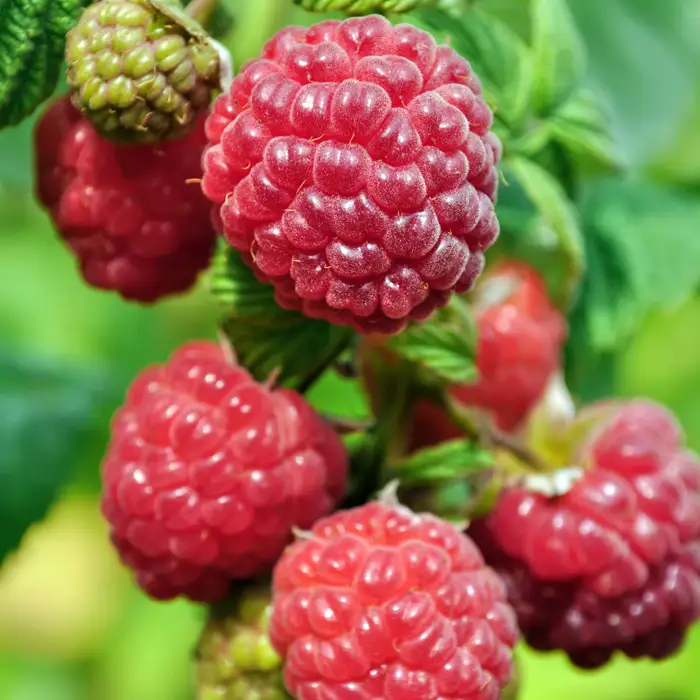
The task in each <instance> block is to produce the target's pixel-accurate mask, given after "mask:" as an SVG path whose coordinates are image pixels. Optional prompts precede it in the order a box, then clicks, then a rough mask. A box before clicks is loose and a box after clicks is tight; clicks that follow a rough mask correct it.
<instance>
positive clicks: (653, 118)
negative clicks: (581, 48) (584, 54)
mask: <svg viewBox="0 0 700 700" xmlns="http://www.w3.org/2000/svg"><path fill="white" fill-rule="evenodd" d="M568 3H569V6H570V7H571V10H572V12H573V14H574V16H575V18H576V22H577V26H578V29H579V31H580V32H581V34H582V36H583V38H584V40H585V43H586V46H587V48H588V76H587V78H588V82H589V83H590V85H591V87H592V88H594V89H595V91H596V94H597V95H598V96H599V97H600V98H602V99H604V100H606V101H608V102H609V103H610V106H611V124H612V128H613V134H614V137H615V140H616V142H617V143H619V144H620V146H621V148H622V149H623V153H624V155H625V159H626V160H629V161H630V162H632V163H634V164H635V165H637V164H640V165H641V164H646V163H647V162H648V161H649V159H650V158H652V157H654V156H656V155H657V154H658V153H660V152H662V151H663V150H664V149H665V148H666V147H667V144H668V142H669V140H670V139H672V138H673V136H674V134H675V133H676V131H677V129H678V128H679V126H680V125H681V123H682V121H683V119H684V117H685V115H686V114H687V112H688V110H689V108H690V106H691V103H692V99H693V94H694V91H695V83H696V75H697V65H698V59H699V58H700V48H699V47H700V45H699V44H698V42H697V31H698V30H697V23H696V22H695V21H694V20H695V19H696V17H697V13H696V12H695V8H694V7H693V3H692V2H689V1H688V0H663V1H661V0H608V1H607V2H605V3H601V2H592V1H591V0H568ZM652 85H653V89H650V86H652Z"/></svg>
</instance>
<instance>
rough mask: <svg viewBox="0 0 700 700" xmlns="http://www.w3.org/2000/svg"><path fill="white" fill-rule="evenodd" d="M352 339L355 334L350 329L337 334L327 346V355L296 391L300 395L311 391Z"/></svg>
mask: <svg viewBox="0 0 700 700" xmlns="http://www.w3.org/2000/svg"><path fill="white" fill-rule="evenodd" d="M354 338H355V332H354V331H353V330H352V329H350V328H347V329H346V332H345V333H338V334H337V339H336V341H335V342H334V343H333V344H332V345H330V346H329V348H328V353H327V354H326V355H325V357H324V358H323V360H322V361H321V362H319V363H318V365H317V366H316V367H314V369H313V370H312V371H311V372H310V373H309V375H308V376H307V377H305V378H304V380H303V381H302V382H300V383H299V386H297V387H296V390H297V391H298V392H299V393H300V394H305V393H306V392H307V391H309V389H311V387H312V386H313V385H314V384H315V383H316V382H317V381H318V380H319V379H320V378H321V377H322V376H323V375H324V374H325V373H326V370H327V369H329V368H330V367H332V366H333V365H334V364H335V361H336V360H337V359H338V357H339V356H340V355H341V354H342V353H343V352H344V350H345V349H346V348H347V347H348V346H349V345H350V343H352V341H353V339H354Z"/></svg>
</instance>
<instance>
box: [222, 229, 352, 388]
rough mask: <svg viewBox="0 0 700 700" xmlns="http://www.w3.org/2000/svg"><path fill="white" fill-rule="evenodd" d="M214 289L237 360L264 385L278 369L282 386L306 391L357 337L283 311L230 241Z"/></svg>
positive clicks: (267, 286)
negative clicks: (304, 388)
mask: <svg viewBox="0 0 700 700" xmlns="http://www.w3.org/2000/svg"><path fill="white" fill-rule="evenodd" d="M211 288H212V292H213V293H214V295H215V296H216V298H217V300H218V301H219V303H220V305H221V308H222V310H223V312H224V317H223V321H222V327H223V330H224V332H225V333H226V335H227V336H228V338H229V339H230V341H231V343H232V345H233V347H234V348H235V351H236V354H237V356H238V359H239V361H240V362H241V363H242V364H243V365H245V367H246V368H247V369H248V370H249V371H250V372H251V373H252V374H253V375H254V376H256V377H257V378H258V379H259V380H261V381H262V380H264V379H266V378H267V377H268V376H269V375H270V374H271V373H272V372H277V371H279V372H280V375H279V381H280V382H281V383H284V384H287V385H290V386H295V387H306V386H307V384H308V383H309V382H311V381H312V380H314V379H316V378H317V377H318V376H319V374H320V373H322V372H323V370H325V368H326V367H327V366H328V364H329V363H330V362H332V361H333V359H334V358H335V357H337V356H338V354H339V353H340V352H341V351H342V350H343V349H344V348H345V347H346V346H347V345H348V344H349V343H350V342H351V341H352V338H353V337H354V332H353V331H352V330H351V329H349V328H346V327H343V326H334V325H332V324H330V323H327V322H326V321H321V320H317V319H311V318H307V317H306V316H302V315H301V314H300V313H297V312H296V311H288V310H286V309H282V308H281V307H280V306H279V305H278V304H277V302H276V301H275V295H274V289H273V287H272V286H271V285H268V284H263V283H262V282H259V281H258V280H257V279H255V276H254V275H253V273H252V271H251V270H250V268H249V267H248V266H247V265H246V264H245V263H244V262H243V260H242V259H241V256H240V253H238V251H236V250H234V249H233V248H231V247H230V246H229V245H228V244H226V243H222V245H221V247H220V249H219V251H218V253H217V256H216V259H215V261H214V266H213V270H212V278H211Z"/></svg>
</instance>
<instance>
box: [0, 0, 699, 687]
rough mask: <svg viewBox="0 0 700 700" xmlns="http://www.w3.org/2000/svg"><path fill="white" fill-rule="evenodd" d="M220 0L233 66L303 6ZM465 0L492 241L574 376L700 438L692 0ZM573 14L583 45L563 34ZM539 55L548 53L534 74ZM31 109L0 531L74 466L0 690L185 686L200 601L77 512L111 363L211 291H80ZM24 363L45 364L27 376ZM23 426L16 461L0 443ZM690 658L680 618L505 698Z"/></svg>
mask: <svg viewBox="0 0 700 700" xmlns="http://www.w3.org/2000/svg"><path fill="white" fill-rule="evenodd" d="M224 2H225V4H226V6H227V9H228V13H229V14H230V16H231V17H232V21H233V25H232V26H233V27H234V31H233V32H232V33H230V34H228V35H226V39H225V40H226V42H227V44H228V45H229V47H230V48H231V50H232V53H233V56H234V61H235V65H236V66H237V67H240V65H241V64H242V63H243V62H244V61H245V60H247V59H249V58H251V57H252V56H254V55H255V54H256V53H257V52H258V51H259V48H260V46H261V45H262V43H263V42H264V41H265V40H266V39H267V38H269V36H270V35H271V34H272V33H273V32H274V31H275V30H276V29H278V28H280V27H281V26H284V25H286V24H290V23H302V24H310V23H312V22H314V21H318V19H319V17H318V15H311V14H309V13H306V12H304V11H303V10H302V9H300V8H299V7H297V6H296V5H295V4H294V3H293V2H291V0H254V1H253V2H251V1H250V0H224ZM462 2H463V7H464V8H467V9H466V10H465V11H464V12H462V13H461V15H460V17H461V24H459V25H458V24H455V20H454V19H450V18H449V16H447V19H445V16H444V15H441V16H437V15H435V16H434V17H433V19H432V20H431V21H432V22H433V24H435V23H436V22H437V23H438V24H440V23H442V25H441V26H438V29H439V31H440V32H442V33H443V34H445V35H449V36H450V37H451V39H452V43H453V45H454V46H456V47H457V48H460V45H461V46H462V47H464V50H465V52H466V51H467V50H468V47H470V46H472V47H477V48H478V47H481V48H479V49H478V50H479V52H480V54H479V56H478V57H476V60H475V61H474V64H475V66H476V67H477V68H479V69H480V70H481V71H482V72H483V74H484V75H483V77H484V83H485V85H486V88H487V94H488V95H489V99H491V100H492V101H495V102H496V104H497V106H499V103H500V107H499V112H500V114H497V126H498V128H499V130H500V131H501V133H503V134H504V136H507V137H508V138H507V139H506V156H505V158H506V160H505V163H506V164H505V166H504V179H505V181H506V183H507V184H504V186H503V187H502V189H501V196H500V203H499V214H500V216H501V220H502V224H503V230H504V233H503V236H502V242H501V243H499V244H498V245H499V246H500V249H501V251H502V253H505V252H510V253H513V254H517V255H519V256H521V257H526V258H527V259H529V260H530V261H531V262H532V263H533V264H536V265H537V266H538V267H540V268H541V269H543V270H545V271H548V275H547V276H548V282H549V284H550V287H551V289H552V290H553V292H555V293H556V294H557V296H558V298H559V299H560V300H561V303H562V304H573V305H574V306H573V315H572V317H571V319H572V341H571V343H570V346H569V358H568V359H569V365H570V366H569V373H570V379H572V380H573V382H574V388H575V389H576V391H577V393H578V394H579V395H581V396H586V397H595V396H599V395H601V394H603V393H608V392H610V391H614V392H615V393H618V394H621V395H647V396H650V397H653V398H655V399H657V400H660V401H662V402H664V403H666V404H668V405H669V406H670V407H671V408H672V409H673V410H674V411H676V412H677V413H678V415H679V417H680V420H681V422H682V423H683V425H684V426H685V428H686V430H687V432H688V436H689V442H690V444H691V445H692V446H693V447H695V448H696V449H697V448H700V359H699V356H698V353H697V343H698V341H699V340H700V297H698V295H697V287H698V282H699V281H700V280H699V279H698V276H699V275H698V270H700V264H698V261H699V260H700V247H699V246H700V244H699V243H698V241H700V238H699V237H698V235H697V234H696V232H695V228H696V226H697V222H698V219H700V216H699V214H700V119H698V114H699V110H700V48H699V47H700V44H698V43H697V41H696V37H697V36H698V30H699V29H700V0H665V1H664V2H660V1H659V0H607V2H594V1H592V0H568V3H564V0H556V1H555V0H462ZM452 4H454V5H456V4H457V3H456V2H455V3H452ZM0 5H2V2H0ZM470 7H473V8H475V9H476V10H477V11H478V13H479V14H478V15H471V17H472V18H473V23H471V24H470V20H469V18H470V15H469V8H470ZM530 10H534V13H533V14H532V15H531V14H530ZM436 17H438V19H435V18H436ZM533 17H536V18H537V21H536V22H533V21H532V19H533ZM422 20H425V21H428V19H426V17H423V18H422ZM479 23H481V26H482V28H483V31H482V32H481V33H479V32H477V30H476V27H477V26H479ZM485 24H488V28H486V27H485V26H484V25H485ZM572 32H573V33H574V35H575V36H580V43H579V42H578V41H577V40H576V39H573V40H572V41H573V42H574V43H573V44H572V43H571V42H569V43H566V37H567V36H570V35H571V33H572ZM485 36H489V37H490V39H489V42H486V41H485V39H484V37H485ZM488 47H490V51H487V49H488ZM572 47H573V48H572ZM475 50H476V49H475ZM584 55H585V57H586V59H587V60H586V63H585V65H584V64H583V63H582V57H583V56H584ZM479 61H481V66H479ZM553 61H554V62H556V64H557V65H558V66H559V67H560V68H562V67H563V68H564V69H565V70H560V71H558V72H552V70H551V69H552V62H553ZM606 119H609V120H610V123H611V125H612V141H611V140H610V139H609V136H608V134H607V133H606V128H605V124H606ZM31 126H32V120H31V119H30V120H28V121H25V122H24V123H23V124H21V125H20V126H19V127H16V128H12V129H7V130H4V131H0V153H1V154H2V158H0V272H1V274H0V297H1V301H0V303H1V304H2V313H0V339H1V340H0V349H1V350H2V356H3V357H8V358H9V357H12V358H14V359H13V360H12V362H8V363H5V364H3V365H2V366H1V367H0V420H1V421H2V426H0V428H1V429H0V437H2V438H3V445H2V446H0V490H1V491H2V493H1V494H0V511H1V512H0V524H2V525H3V532H2V535H3V537H7V536H9V535H12V530H11V529H10V528H6V527H5V523H6V522H7V520H6V519H7V518H9V517H10V516H11V514H12V513H13V512H14V511H13V510H12V507H8V506H7V505H6V504H8V503H9V504H19V503H20V502H23V499H26V498H28V497H29V491H30V488H29V485H30V484H31V483H33V481H34V480H38V483H41V484H42V490H41V493H40V494H39V491H34V492H33V493H34V494H39V495H40V496H43V500H42V498H39V499H38V500H36V501H34V502H33V505H32V507H31V509H29V510H27V511H26V513H25V514H26V518H27V522H28V521H29V520H30V519H34V518H35V517H38V516H39V515H40V514H41V511H42V509H43V507H45V505H46V504H47V503H48V499H49V496H50V495H52V493H53V491H54V490H55V488H56V487H58V485H59V480H58V478H57V477H56V475H59V474H65V475H68V474H72V475H73V478H72V480H71V481H70V482H69V483H68V485H67V486H65V487H64V489H63V492H62V497H61V499H60V500H59V502H58V503H57V504H56V505H55V506H54V507H53V510H52V511H51V512H50V515H49V517H48V519H47V520H46V521H45V522H44V523H43V524H41V525H37V526H35V527H34V528H33V529H30V531H29V533H28V534H27V536H26V538H25V541H24V544H23V547H22V549H21V550H20V551H19V552H16V553H11V554H10V555H9V556H8V558H7V560H6V563H5V565H4V567H3V570H2V574H1V575H0V697H1V698H3V700H141V699H142V698H143V699H148V700H187V699H188V698H191V692H190V687H189V684H190V680H191V673H190V669H189V668H188V666H187V664H186V663H185V662H184V659H185V658H186V657H187V655H188V653H189V651H190V649H191V647H192V645H193V644H194V642H195V640H196V637H197V633H198V630H199V628H200V625H201V622H202V613H201V612H200V611H199V610H197V609H196V608H194V607H192V606H190V605H188V604H186V603H174V604H168V605H161V604H157V603H152V602H150V601H148V600H146V599H145V598H144V597H143V596H142V595H141V594H140V593H138V592H137V591H136V589H135V588H134V587H133V585H132V584H131V582H130V580H129V578H128V576H127V574H126V573H125V572H124V571H123V570H122V569H121V567H120V566H119V564H118V562H117V561H116V559H115V557H114V555H113V553H112V552H111V550H110V548H109V545H108V541H107V533H106V531H105V529H104V526H103V524H102V522H101V520H100V518H99V516H98V502H97V492H98V465H99V460H100V456H101V453H102V451H103V449H104V446H105V442H106V439H107V429H108V421H107V416H108V414H109V413H110V412H111V411H112V410H113V409H114V408H115V406H116V405H117V403H118V401H119V399H120V396H121V395H122V394H123V391H124V389H125V387H126V385H127V383H128V380H129V378H130V377H132V376H133V375H134V374H135V373H136V371H138V370H139V369H141V368H142V367H143V366H145V365H147V364H149V363H151V362H155V361H160V360H162V359H164V358H165V357H166V355H167V354H168V353H169V352H170V351H171V350H172V349H173V348H175V347H176V346H177V345H178V344H179V343H181V342H183V341H184V340H186V339H190V338H196V337H212V336H213V334H214V329H215V323H216V318H217V314H218V309H217V307H216V306H215V304H214V303H213V302H212V300H211V299H210V297H209V295H208V294H207V292H206V290H205V284H204V283H203V284H202V285H201V287H200V289H199V290H198V291H197V292H196V293H195V294H193V295H190V296H187V297H184V298H181V299H176V300H173V301H168V302H166V303H164V304H161V305H159V306H156V307H151V308H139V307H136V306H133V305H127V304H125V303H123V302H122V301H121V300H119V299H118V298H116V297H113V296H111V295H108V294H104V293H100V292H97V291H94V290H91V289H88V288H87V287H85V286H84V285H83V283H82V282H81V281H80V279H79V278H78V276H77V275H76V274H75V270H74V267H73V261H72V260H71V259H70V257H69V256H68V255H67V254H66V252H65V250H64V249H63V247H62V246H61V245H60V244H59V242H58V241H57V240H56V238H55V236H54V235H53V233H52V232H51V229H50V226H49V224H48V221H47V220H46V218H45V217H44V216H43V214H41V212H39V210H38V209H37V207H36V204H35V203H34V202H33V199H32V192H31V187H32V178H31V162H32V157H31V152H30V133H31ZM495 252H497V251H495ZM494 257H495V256H494ZM579 278H580V279H581V280H582V286H581V287H580V288H579V287H578V285H577V280H578V279H579ZM419 341H420V338H419V339H418V340H417V341H416V340H415V339H414V346H418V347H420V342H419ZM414 351H415V347H414ZM10 353H12V355H10ZM447 360H449V357H448V358H447ZM443 361H446V360H445V358H443ZM18 363H19V364H18ZM29 366H35V367H42V368H44V369H43V370H42V372H43V373H44V374H43V375H42V374H41V373H38V374H33V375H32V376H33V377H35V376H44V377H45V379H44V381H42V382H41V383H39V384H37V383H36V381H34V380H33V381H29V382H26V381H25V379H26V377H23V375H22V371H21V368H22V367H29ZM446 366H448V368H449V366H450V365H449V362H448V363H447V365H446ZM18 367H19V368H20V369H19V370H18V369H17V368H18ZM13 368H14V369H13ZM69 368H70V369H69ZM10 370H11V372H10ZM23 382H24V383H23ZM3 391H4V392H5V393H3ZM7 397H10V398H9V399H8V398H7ZM311 398H312V399H313V400H314V401H315V402H316V404H317V405H319V406H320V407H322V408H323V409H325V410H328V411H329V412H332V413H338V414H340V413H343V414H346V415H358V416H359V415H362V414H363V413H364V412H365V410H366V409H365V405H364V401H363V399H362V397H361V395H360V393H359V391H358V389H357V387H356V386H355V384H354V383H353V382H352V381H349V380H341V379H339V378H337V377H336V376H334V375H329V376H327V377H326V378H325V379H324V380H322V382H321V383H320V384H319V385H318V386H317V387H316V388H315V389H314V390H313V391H312V393H311ZM59 407H60V408H61V410H60V411H59ZM52 415H53V416H55V417H56V422H55V423H53V422H51V424H50V425H46V424H45V423H44V421H46V420H47V416H49V417H50V416H52ZM85 416H87V419H86V420H84V418H85ZM13 426H14V427H13ZM25 436H28V437H25ZM25 441H28V442H29V443H31V444H30V445H29V446H28V447H27V451H26V453H25V454H26V455H29V457H27V458H22V459H17V458H15V459H11V455H12V450H11V449H10V448H12V446H16V445H17V444H20V445H21V444H22V443H23V442H25ZM8 455H10V457H8ZM414 466H415V465H414ZM6 479H10V481H9V482H7V484H6V483H5V480H6ZM25 487H26V488H25ZM32 498H33V497H32ZM3 499H4V500H3ZM8 499H11V500H8ZM18 512H19V511H18ZM12 517H14V516H12ZM15 539H16V538H15ZM3 546H5V547H6V548H11V547H13V546H14V542H11V543H9V544H7V545H5V544H4V542H3ZM698 654H700V629H696V630H695V631H694V633H693V635H692V637H691V639H690V641H689V643H688V646H687V647H686V649H685V650H684V651H683V653H681V654H680V655H679V656H678V657H676V658H675V659H673V660H672V661H669V662H666V663H663V664H660V665H656V664H651V663H647V662H635V663H633V662H629V661H625V660H618V661H616V662H615V663H613V664H612V665H611V666H610V667H609V668H607V669H606V670H604V671H601V672H598V673H594V674H581V673H576V672H574V671H573V670H572V669H571V668H570V666H569V665H568V664H567V663H566V662H565V661H564V660H563V659H561V658H557V657H556V656H551V655H550V656H538V655H536V654H534V653H529V652H526V653H524V655H523V659H524V667H525V668H524V691H523V695H522V698H523V700H550V699H551V698H558V697H566V698H567V699H570V700H588V699H589V698H591V697H598V698H600V699H601V700H700V683H698V678H699V676H698V672H697V658H698Z"/></svg>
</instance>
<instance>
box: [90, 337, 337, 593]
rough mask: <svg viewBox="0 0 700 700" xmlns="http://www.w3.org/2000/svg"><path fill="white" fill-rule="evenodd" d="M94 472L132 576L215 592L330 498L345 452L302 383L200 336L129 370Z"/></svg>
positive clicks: (167, 589)
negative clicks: (266, 374)
mask: <svg viewBox="0 0 700 700" xmlns="http://www.w3.org/2000/svg"><path fill="white" fill-rule="evenodd" d="M102 474H103V482H104V493H103V498H102V510H103V513H104V515H105V517H106V518H107V520H108V521H109V524H110V526H111V534H112V541H113V543H114V545H115V546H116V548H117V550H118V551H119V554H120V555H121V557H122V559H123V561H124V562H125V563H126V564H127V565H128V566H130V567H131V568H132V569H133V570H134V571H135V573H136V578H137V580H138V583H139V584H140V585H141V587H142V588H143V589H144V590H145V591H146V592H147V593H148V594H149V595H151V596H152V597H154V598H158V599H169V598H174V597H175V596H178V595H184V596H187V597H189V598H191V599H193V600H200V601H213V600H216V599H218V598H221V597H223V596H224V595H225V594H226V593H227V590H228V587H229V582H230V581H231V580H233V579H245V578H248V577H250V576H252V575H255V574H260V573H266V572H268V571H269V570H270V569H271V568H272V565H273V564H274V562H275V561H276V560H277V558H278V557H279V555H280V554H281V553H282V551H283V550H284V547H285V546H286V545H287V543H288V542H289V541H290V536H291V531H292V528H293V526H295V525H296V526H299V527H310V526H311V525H312V524H313V523H314V522H315V521H316V520H317V519H318V518H319V517H321V516H323V515H326V514H327V513H329V512H330V511H331V510H332V509H333V507H334V506H335V504H336V503H337V501H338V500H339V499H340V498H342V497H343V496H344V494H345V481H346V474H347V457H346V454H345V450H344V448H343V445H342V443H341V442H340V440H339V439H338V437H337V436H336V434H335V433H334V432H333V431H332V429H331V428H330V426H328V425H327V424H326V423H324V422H323V421H322V420H321V418H320V417H319V416H318V415H317V414H316V413H315V412H314V410H313V409H312V408H311V406H309V404H308V403H307V402H306V401H305V400H304V399H303V398H302V397H301V396H300V395H298V394H297V393H295V392H293V391H289V390H286V389H277V390H271V389H270V388H269V387H267V386H265V385H261V384H258V383H257V382H255V380H254V379H253V378H252V377H251V376H250V375H249V374H248V373H247V372H246V371H245V370H244V369H242V368H241V367H238V366H235V365H234V364H231V363H229V362H228V361H227V360H226V359H225V357H224V354H223V352H222V350H221V349H220V348H219V347H218V346H217V345H215V344H213V343H205V342H198V343H190V344H187V345H184V346H183V347H181V348H180V349H179V350H177V351H176V352H175V353H174V354H173V355H172V356H171V358H170V360H169V361H168V362H167V363H166V364H165V365H158V366H155V367H152V368H149V369H146V370H144V371H143V372H142V373H141V374H140V375H139V376H138V377H137V378H136V380H135V381H134V382H133V384H132V385H131V387H130V388H129V391H128V393H127V396H126V402H125V403H124V405H123V406H122V407H121V408H120V409H119V411H118V412H117V414H116V416H115V418H114V422H113V426H112V439H111V443H110V445H109V448H108V451H107V455H106V457H105V460H104V462H103V465H102Z"/></svg>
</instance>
